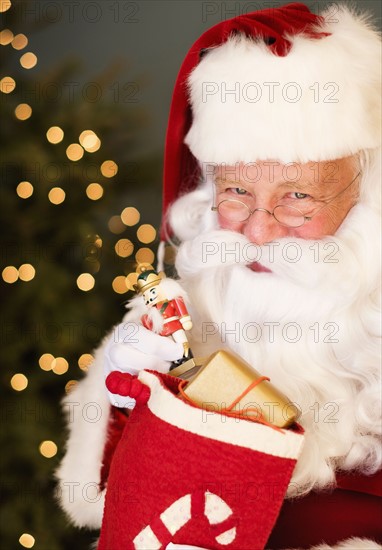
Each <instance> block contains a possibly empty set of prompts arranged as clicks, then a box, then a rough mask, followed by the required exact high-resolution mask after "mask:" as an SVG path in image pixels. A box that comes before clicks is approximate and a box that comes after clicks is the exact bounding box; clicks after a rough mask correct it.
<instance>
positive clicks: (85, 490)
mask: <svg viewBox="0 0 382 550" xmlns="http://www.w3.org/2000/svg"><path fill="white" fill-rule="evenodd" d="M380 53H381V50H380V39H379V36H378V34H377V32H376V30H375V29H374V28H373V26H372V24H371V22H370V20H369V18H368V17H367V16H365V15H359V14H356V13H355V12H354V11H352V10H351V9H348V8H346V7H345V6H336V10H335V13H334V12H333V9H331V10H328V11H327V12H324V13H322V14H321V16H316V15H314V14H312V13H311V12H310V11H309V10H308V9H307V8H306V7H305V6H304V5H302V4H297V3H294V4H289V5H287V6H284V7H282V8H278V9H268V10H263V11H259V12H254V13H250V14H246V15H243V16H239V17H236V18H234V19H232V20H229V21H223V22H221V23H219V24H218V25H216V26H215V27H213V28H212V29H210V30H208V31H207V32H206V33H205V34H204V35H202V37H201V38H200V39H199V40H198V41H197V42H196V43H195V44H194V45H193V47H192V48H191V50H190V52H189V54H188V55H187V57H186V59H185V61H184V63H183V65H182V68H181V70H180V74H179V77H178V80H177V83H176V86H175V91H174V96H173V102H172V108H171V113H170V119H169V127H168V134H167V143H166V158H165V173H164V209H165V220H164V224H163V230H162V235H163V238H164V239H166V240H171V242H172V243H173V244H175V245H176V248H177V255H176V269H177V272H178V274H179V278H180V282H181V284H182V287H183V288H184V289H185V291H186V292H187V295H188V298H189V303H190V304H191V305H190V307H189V309H190V313H191V316H192V319H193V330H192V338H191V339H190V342H191V347H192V350H193V353H194V355H206V354H208V353H209V352H212V351H214V350H216V349H218V348H221V347H229V348H231V349H232V350H234V351H236V352H237V353H239V354H240V355H241V356H242V357H243V358H244V359H245V360H246V361H247V362H249V363H250V364H251V365H254V366H256V368H257V369H258V370H260V371H261V372H262V374H264V375H266V376H269V377H271V379H272V381H274V382H275V383H276V384H277V386H278V387H279V388H281V389H282V391H283V392H285V393H286V394H287V395H288V397H289V398H290V399H291V400H292V401H293V402H294V403H296V404H297V405H298V407H299V408H300V410H301V417H300V423H301V424H302V426H303V427H304V429H305V439H306V441H305V445H304V448H303V451H302V455H301V457H300V458H299V460H298V462H297V466H296V468H295V471H294V474H293V477H292V482H291V483H290V485H289V489H288V492H287V494H286V498H285V502H284V505H283V507H282V509H281V513H280V515H279V518H278V521H277V522H276V525H275V527H274V529H273V531H272V534H271V536H270V538H269V541H268V543H267V548H270V549H276V548H277V549H281V548H312V547H317V548H320V549H327V548H338V549H340V548H341V549H342V548H347V549H352V550H356V549H361V548H364V549H373V550H374V549H375V548H382V546H381V543H382V533H381V527H380V523H379V521H378V518H379V519H380V517H381V504H380V500H379V499H378V495H379V496H381V476H380V470H381V461H382V452H381V451H382V449H381V439H380V435H381V380H380V342H379V335H380V325H379V323H380V315H379V314H380V304H379V299H380V267H381V265H380V256H379V254H380V249H381V246H380V244H381V243H380V189H381V128H380V122H381V103H380V67H381V63H380ZM169 297H170V298H171V297H172V296H169ZM138 300H141V298H138ZM143 310H144V304H138V302H137V299H134V300H133V302H132V304H131V311H130V312H129V313H127V315H126V316H125V318H124V320H123V323H122V324H121V325H119V326H118V327H116V328H115V330H114V331H113V333H112V335H111V336H109V337H108V338H107V339H106V340H105V342H104V344H103V345H102V346H101V347H100V348H99V349H98V350H97V352H96V356H95V363H94V364H93V366H92V367H91V368H90V370H89V373H88V375H87V377H86V378H85V379H84V380H83V381H82V382H80V383H79V384H78V386H77V387H76V389H75V390H74V391H73V392H72V393H71V394H70V396H69V397H67V399H66V407H67V409H68V411H69V412H70V418H69V421H70V422H69V428H70V436H69V441H68V448H67V454H66V456H65V458H64V459H63V462H62V464H61V466H60V469H59V471H58V478H59V480H60V492H61V502H62V505H63V507H64V509H65V510H66V512H67V513H68V514H69V516H70V517H71V519H72V521H73V522H74V523H75V524H76V525H78V526H89V527H93V528H94V527H99V526H100V525H101V521H102V513H103V505H104V495H105V486H106V479H107V473H108V468H109V464H110V457H111V455H112V453H113V450H114V448H115V446H116V445H117V443H118V439H119V430H120V428H121V427H122V426H123V425H124V423H125V420H126V414H125V411H126V407H127V408H132V407H134V400H131V399H130V400H129V399H126V398H122V397H119V398H117V397H116V396H114V395H111V394H110V398H111V399H112V403H113V405H115V406H116V407H117V408H116V407H113V408H111V407H110V402H109V398H108V395H107V393H106V391H105V387H104V378H105V373H106V375H107V374H109V373H110V372H112V371H115V370H117V371H124V372H126V371H129V372H131V373H137V372H138V371H140V370H141V369H155V370H157V371H161V372H166V371H167V370H168V369H169V366H170V363H171V361H174V360H177V359H179V358H180V357H182V355H183V347H182V345H181V344H177V343H175V342H173V341H171V339H169V338H165V337H162V336H160V335H158V334H155V333H153V332H150V331H148V330H147V329H145V328H144V327H142V326H141V324H140V323H139V319H140V317H141V315H142V313H143ZM73 403H75V404H76V405H77V406H73ZM89 403H96V404H97V407H99V410H100V411H102V414H100V415H99V419H98V422H97V423H94V422H93V423H92V422H89V419H88V418H86V414H84V407H86V405H87V404H89ZM110 411H113V414H112V415H111V414H110ZM98 486H100V487H101V489H100V490H98V489H97V487H98ZM92 491H94V494H93V493H92ZM296 497H298V498H296Z"/></svg>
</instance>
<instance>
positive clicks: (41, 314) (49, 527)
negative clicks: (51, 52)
mask: <svg viewBox="0 0 382 550" xmlns="http://www.w3.org/2000/svg"><path fill="white" fill-rule="evenodd" d="M0 4H1V6H0V9H1V11H2V14H1V17H2V19H3V21H2V26H1V32H0V48H1V50H2V54H3V55H2V59H3V63H2V72H1V75H0V95H1V102H0V109H1V121H2V131H1V150H2V164H1V205H2V216H3V224H2V234H1V238H2V265H1V272H2V278H1V283H0V285H1V288H2V291H3V299H2V312H1V316H2V319H1V338H2V351H3V358H4V362H3V368H2V376H1V380H2V385H3V399H2V407H1V409H2V422H3V430H2V453H1V459H0V460H1V471H2V491H1V492H2V531H3V532H2V534H1V540H2V544H3V547H4V548H17V547H24V548H32V547H35V548H39V549H41V550H62V549H66V548H70V547H73V548H86V547H88V546H89V544H90V543H91V542H92V541H93V540H94V539H95V536H96V533H91V532H86V531H80V530H76V529H74V528H72V527H70V526H69V525H68V522H67V519H66V518H65V517H64V514H63V513H62V512H61V510H60V509H59V507H58V505H57V502H56V498H55V494H54V493H55V482H54V477H53V473H54V470H55V469H56V467H57V465H58V463H59V461H60V459H61V457H62V455H63V452H64V447H63V446H64V442H65V438H66V432H65V428H64V419H63V415H62V411H61V408H60V401H61V399H62V397H63V396H64V395H65V392H70V391H71V388H73V386H74V385H75V384H76V383H77V381H78V380H79V379H80V378H81V376H82V375H83V372H82V371H86V370H87V369H88V368H91V362H92V351H93V349H94V347H96V346H97V345H98V344H99V342H100V340H101V339H102V338H103V336H104V335H105V334H106V333H107V331H108V330H109V329H110V327H111V326H112V325H113V324H114V323H116V322H118V321H119V320H120V319H121V317H122V315H123V313H124V303H125V302H126V300H127V299H129V298H130V297H131V294H130V292H129V289H130V288H131V282H132V280H131V278H129V277H128V275H129V274H130V273H131V272H134V271H135V270H136V267H137V264H138V263H142V262H148V263H152V262H154V252H153V250H155V249H156V246H157V234H156V230H155V229H154V227H157V224H158V218H159V209H158V207H157V205H158V204H159V203H160V187H161V186H160V184H159V178H160V171H161V170H160V162H159V161H158V159H157V158H154V157H153V156H150V158H142V156H140V155H139V152H138V148H137V143H138V139H139V136H140V137H141V138H142V136H144V131H142V129H143V130H144V125H145V124H146V122H147V116H146V115H145V113H144V112H143V111H142V109H141V108H140V107H139V105H137V104H134V103H132V104H124V103H120V102H119V101H118V100H110V98H109V100H107V99H106V98H105V99H104V98H103V97H102V98H101V99H99V100H97V101H96V100H95V97H96V96H95V95H94V94H95V92H96V88H95V87H94V86H93V89H92V88H91V86H88V87H87V91H88V92H87V93H88V95H87V97H86V96H85V97H84V94H83V93H81V94H79V93H76V89H75V88H73V90H72V92H73V93H71V95H70V96H68V94H67V93H64V91H65V86H66V85H67V83H68V82H72V83H73V82H76V80H78V75H79V71H80V66H79V65H78V63H76V62H75V61H73V60H68V62H67V63H65V64H63V65H60V66H56V67H55V68H54V69H51V70H50V72H49V73H42V72H41V71H39V70H38V57H37V56H36V54H35V52H33V49H32V44H33V40H32V41H31V40H30V37H31V36H33V32H34V29H33V28H28V29H27V28H25V18H23V17H21V15H22V10H23V9H24V7H25V6H26V4H27V2H15V1H12V2H11V1H8V0H7V1H3V0H2V1H1V3H0ZM17 67H19V68H17ZM117 70H118V68H117V67H112V68H111V69H110V71H109V72H108V74H103V75H97V76H94V77H93V78H92V83H93V85H94V83H96V86H98V87H100V88H101V89H102V87H105V86H107V85H108V83H109V82H110V81H111V80H112V79H113V77H115V74H117V73H116V71H117ZM66 87H67V86H66ZM98 89H99V88H98ZM92 91H93V95H91V94H92ZM69 97H70V99H69ZM53 98H54V99H53ZM114 99H115V98H114ZM117 99H118V98H117ZM153 207H155V208H156V213H154V214H153ZM89 452H91V449H90V450H89Z"/></svg>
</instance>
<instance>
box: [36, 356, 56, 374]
mask: <svg viewBox="0 0 382 550" xmlns="http://www.w3.org/2000/svg"><path fill="white" fill-rule="evenodd" d="M53 361H54V356H53V355H52V354H51V353H43V354H42V355H41V357H40V359H39V360H38V364H39V365H40V369H42V370H45V371H49V370H52V368H53Z"/></svg>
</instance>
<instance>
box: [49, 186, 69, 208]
mask: <svg viewBox="0 0 382 550" xmlns="http://www.w3.org/2000/svg"><path fill="white" fill-rule="evenodd" d="M65 197H66V195H65V191H64V190H63V189H61V187H52V189H51V190H50V191H49V194H48V199H49V200H50V202H51V203H52V204H61V203H62V202H64V200H65Z"/></svg>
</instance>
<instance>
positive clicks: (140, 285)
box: [134, 266, 163, 294]
mask: <svg viewBox="0 0 382 550" xmlns="http://www.w3.org/2000/svg"><path fill="white" fill-rule="evenodd" d="M162 281H163V274H162V273H158V272H157V271H155V270H154V268H153V267H152V266H149V267H146V268H144V269H143V270H142V273H140V275H138V278H137V283H136V284H135V285H134V290H135V292H137V293H138V294H143V293H144V292H146V290H149V289H150V288H152V287H153V286H158V285H160V283H161V282H162Z"/></svg>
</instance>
